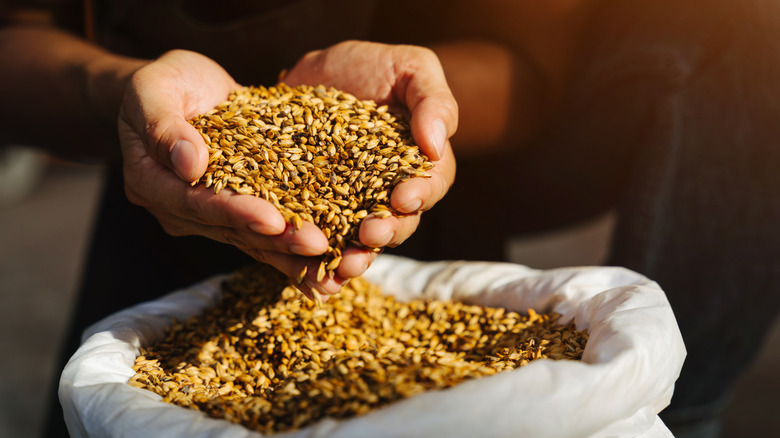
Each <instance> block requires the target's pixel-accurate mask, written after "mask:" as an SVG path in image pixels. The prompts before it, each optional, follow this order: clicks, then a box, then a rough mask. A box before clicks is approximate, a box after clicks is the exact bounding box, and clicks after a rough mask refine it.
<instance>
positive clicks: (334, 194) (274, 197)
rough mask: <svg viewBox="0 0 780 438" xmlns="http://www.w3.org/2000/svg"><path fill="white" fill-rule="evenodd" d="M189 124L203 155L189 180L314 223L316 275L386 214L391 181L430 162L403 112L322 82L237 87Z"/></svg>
mask: <svg viewBox="0 0 780 438" xmlns="http://www.w3.org/2000/svg"><path fill="white" fill-rule="evenodd" d="M191 123H192V125H193V126H195V127H196V128H197V129H198V130H199V132H200V133H201V135H202V136H203V139H204V141H205V142H206V145H208V147H209V154H210V156H209V166H208V170H207V171H206V173H205V174H204V175H203V177H202V178H200V179H199V180H197V181H195V182H193V184H198V183H202V184H205V186H206V187H213V189H214V191H215V192H216V193H219V191H220V190H222V189H224V188H231V189H232V190H234V191H235V192H237V193H240V194H249V195H255V196H260V197H262V198H263V199H265V200H267V201H269V202H271V203H273V204H274V205H275V206H276V207H277V208H278V209H279V211H280V212H281V213H282V215H283V216H284V218H285V220H286V221H287V222H288V223H289V224H292V225H293V226H295V227H296V228H300V226H301V224H302V221H309V222H312V223H314V224H315V225H317V226H318V227H319V228H320V229H322V231H323V232H324V233H325V236H326V237H327V238H328V243H329V248H328V250H327V253H326V254H325V256H324V257H323V260H322V262H321V263H320V267H319V269H318V272H317V279H318V281H321V280H322V279H323V278H324V277H325V275H326V274H327V275H330V276H333V275H334V272H335V270H336V269H337V268H338V265H339V263H340V261H341V256H342V250H343V249H344V248H345V246H347V245H348V244H349V245H354V246H358V247H362V245H361V244H360V241H359V239H358V230H359V226H360V223H361V222H362V220H363V219H364V218H365V217H366V216H368V215H370V214H374V215H376V216H378V217H387V216H389V215H390V214H393V213H394V212H393V211H392V208H391V207H390V193H391V191H392V189H393V187H395V186H396V185H397V184H398V183H400V182H401V181H404V180H406V179H408V178H410V177H429V176H430V175H429V174H428V173H427V172H426V170H429V169H431V168H432V167H433V164H432V163H431V162H430V161H428V159H427V158H426V157H425V155H423V154H422V153H421V152H420V150H419V148H418V147H417V146H416V145H415V144H414V141H413V139H412V134H411V129H410V126H409V123H408V122H407V120H406V119H405V118H404V117H402V116H400V115H394V114H392V113H391V112H389V111H388V108H387V106H381V107H377V105H376V103H374V102H373V101H370V100H360V99H357V98H356V97H355V96H353V95H351V94H348V93H345V92H342V91H340V90H337V89H334V88H326V87H324V86H317V87H311V86H304V85H302V86H297V87H289V86H287V85H285V84H279V85H277V86H276V87H269V88H266V87H244V88H241V89H239V90H236V91H234V92H233V93H232V94H231V95H230V96H229V99H228V100H227V101H225V102H223V103H221V104H219V105H218V106H217V107H216V108H215V109H213V110H212V111H210V112H208V113H206V114H203V115H201V116H198V117H195V118H194V119H193V120H192V121H191ZM305 274H306V272H302V273H301V275H300V276H299V277H300V278H303V276H305Z"/></svg>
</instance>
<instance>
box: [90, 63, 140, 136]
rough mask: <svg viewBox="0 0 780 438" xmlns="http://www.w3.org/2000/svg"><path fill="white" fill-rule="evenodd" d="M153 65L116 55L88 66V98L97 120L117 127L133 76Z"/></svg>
mask: <svg viewBox="0 0 780 438" xmlns="http://www.w3.org/2000/svg"><path fill="white" fill-rule="evenodd" d="M149 62H150V61H146V60H140V59H134V58H128V57H123V56H118V55H113V54H107V55H106V56H103V57H100V58H97V59H95V60H93V61H91V62H89V63H88V64H87V65H86V67H85V69H86V81H87V83H86V98H87V101H88V103H89V106H90V108H91V109H92V111H93V113H94V116H95V117H96V118H97V119H98V120H101V121H103V122H106V123H108V124H109V125H110V126H111V127H112V128H115V127H116V122H117V116H118V115H119V108H120V107H121V105H122V99H123V97H124V94H125V90H126V89H127V85H128V84H129V82H130V79H131V78H132V76H133V74H134V73H135V72H136V71H137V70H138V69H140V68H141V67H143V66H145V65H147V64H148V63H149Z"/></svg>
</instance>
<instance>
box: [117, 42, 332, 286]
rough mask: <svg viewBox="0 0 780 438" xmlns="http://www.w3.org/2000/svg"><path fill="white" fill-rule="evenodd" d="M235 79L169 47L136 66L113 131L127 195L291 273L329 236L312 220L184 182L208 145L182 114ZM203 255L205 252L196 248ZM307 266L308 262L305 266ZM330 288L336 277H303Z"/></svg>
mask: <svg viewBox="0 0 780 438" xmlns="http://www.w3.org/2000/svg"><path fill="white" fill-rule="evenodd" d="M238 87H239V84H237V83H236V82H235V81H234V80H233V78H232V77H231V76H230V75H229V74H228V73H227V72H226V71H225V70H224V69H222V67H220V66H219V65H218V64H217V63H215V62H214V61H212V60H211V59H209V58H207V57H205V56H202V55H199V54H197V53H193V52H188V51H172V52H169V53H166V54H165V55H163V56H162V57H160V58H159V59H157V60H156V61H154V62H152V63H150V64H148V65H146V66H144V67H142V68H141V69H139V70H138V71H137V72H136V73H135V74H134V75H133V77H132V79H131V81H130V84H129V85H128V89H127V91H126V93H125V97H124V100H123V103H122V107H121V109H120V115H119V122H118V123H119V137H120V142H121V146H122V155H123V159H124V176H125V191H126V193H127V197H128V199H129V200H130V201H131V202H132V203H134V204H137V205H140V206H142V207H145V208H146V209H147V210H149V211H150V212H151V213H152V214H153V215H154V216H155V217H156V218H157V220H158V221H159V222H160V224H161V225H162V227H163V228H164V229H165V231H166V232H168V233H169V234H171V235H174V236H184V235H200V236H205V237H208V238H211V239H213V240H216V241H219V242H223V243H227V244H231V245H234V246H236V247H238V248H239V249H241V250H242V251H244V252H245V253H247V254H249V255H251V256H252V257H254V258H255V259H257V260H259V261H261V262H264V263H268V264H271V265H273V266H275V267H276V268H277V269H279V270H280V271H281V272H283V273H285V274H286V275H288V276H289V277H291V278H296V277H297V276H298V274H299V273H300V272H301V270H302V269H303V267H304V266H307V265H309V264H311V265H313V266H316V265H315V264H314V263H313V259H312V257H311V256H317V255H321V254H323V253H324V252H325V251H326V250H327V247H328V240H327V238H326V237H325V235H324V234H323V232H322V231H321V230H319V229H318V228H317V227H316V226H315V225H314V224H311V223H304V224H303V227H301V229H299V230H295V229H293V228H292V227H291V226H289V225H287V224H286V223H285V221H284V219H283V218H282V215H281V214H280V213H279V211H278V210H277V209H276V207H274V206H273V205H272V204H271V203H269V202H267V201H265V200H263V199H261V198H258V197H254V196H250V195H239V194H236V193H235V192H233V191H231V190H222V191H220V192H219V194H216V195H215V194H214V192H213V191H212V189H207V188H205V187H203V186H200V185H199V186H192V185H191V184H189V182H191V181H194V180H196V179H198V178H199V177H200V176H202V175H203V174H204V172H205V171H206V168H207V164H208V149H207V147H206V144H205V143H204V141H203V138H202V137H201V135H200V134H199V133H198V131H197V130H196V129H195V128H194V127H193V126H192V125H190V124H189V122H188V120H189V119H191V118H193V117H195V116H197V115H199V114H202V113H205V112H207V111H209V110H211V109H212V108H214V107H215V106H216V105H217V104H218V103H220V102H222V101H224V100H226V99H227V97H228V94H229V93H230V91H232V90H234V89H236V88H238ZM203 256H204V257H207V256H208V255H207V254H204V255H203ZM309 270H310V271H312V269H309ZM312 288H316V289H317V290H319V291H320V292H329V293H334V292H337V291H338V290H339V289H340V284H339V280H338V279H337V280H334V279H330V278H326V280H325V281H323V283H322V284H317V283H316V282H315V283H310V284H308V285H302V287H301V289H302V290H304V293H307V294H308V295H309V296H311V290H310V289H312Z"/></svg>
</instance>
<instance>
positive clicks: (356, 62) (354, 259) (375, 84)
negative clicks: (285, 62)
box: [283, 41, 458, 278]
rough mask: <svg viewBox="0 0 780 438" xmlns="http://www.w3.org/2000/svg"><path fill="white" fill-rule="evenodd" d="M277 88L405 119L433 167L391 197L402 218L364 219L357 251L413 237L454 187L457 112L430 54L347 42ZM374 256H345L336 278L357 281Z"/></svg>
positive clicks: (313, 58) (299, 67) (352, 251)
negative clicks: (324, 95) (349, 101)
mask: <svg viewBox="0 0 780 438" xmlns="http://www.w3.org/2000/svg"><path fill="white" fill-rule="evenodd" d="M283 81H284V82H285V83H286V84H288V85H291V86H294V85H299V84H307V85H320V84H323V85H326V86H332V87H335V88H337V89H340V90H343V91H346V92H349V93H351V94H353V95H355V96H356V97H358V98H360V99H371V100H374V101H375V102H377V104H378V105H388V107H390V108H391V109H394V110H396V111H403V112H405V113H407V114H408V115H409V116H410V120H411V128H412V135H413V136H414V140H415V142H416V143H417V145H418V146H419V147H420V149H421V151H422V152H423V153H425V154H426V155H427V156H428V158H429V159H430V160H431V161H435V167H434V168H433V169H431V170H429V171H428V173H429V174H430V175H431V177H430V178H411V179H409V180H406V181H404V182H403V183H401V184H399V185H398V186H396V188H395V189H394V190H393V192H392V194H391V198H390V204H391V206H392V207H393V208H394V209H395V210H396V211H398V212H400V213H403V215H401V216H390V217H387V218H383V219H380V218H378V217H373V216H369V217H367V218H366V219H365V220H364V221H363V223H362V224H361V227H360V241H361V243H362V244H363V245H366V246H368V247H372V248H381V247H385V246H396V245H399V244H401V243H402V242H403V241H404V240H406V239H407V238H408V237H409V236H411V234H412V233H413V232H414V231H415V230H416V229H417V225H418V224H419V221H420V214H421V213H422V212H424V211H426V210H428V209H430V208H431V207H432V206H433V205H434V204H435V203H436V202H438V201H439V200H441V199H442V198H443V197H444V195H445V194H446V193H447V190H449V188H450V186H451V185H452V183H453V181H454V179H455V158H454V156H453V153H452V148H451V146H450V142H449V138H450V137H451V136H452V135H453V134H454V133H455V130H456V129H457V124H458V106H457V103H456V101H455V98H454V97H453V95H452V92H451V91H450V88H449V86H448V85H447V80H446V78H445V76H444V71H443V70H442V67H441V64H440V63H439V60H438V58H437V56H436V55H435V53H433V52H432V51H431V50H429V49H426V48H423V47H417V46H408V45H386V44H379V43H371V42H363V41H346V42H343V43H339V44H337V45H335V46H332V47H330V48H327V49H325V50H318V51H314V52H310V53H308V54H307V55H305V56H304V57H303V58H301V60H300V61H298V63H297V64H296V65H295V66H294V67H293V68H292V69H291V70H290V71H289V72H288V73H287V74H286V76H285V77H284V78H283ZM375 256H376V252H373V251H368V250H361V249H358V248H354V247H353V248H348V249H347V250H346V251H345V252H344V258H343V260H342V262H341V264H340V265H339V268H338V274H339V276H341V277H344V278H349V277H355V276H358V275H360V274H362V273H363V272H364V271H365V270H366V268H367V267H368V266H369V265H370V263H371V261H373V258H374V257H375Z"/></svg>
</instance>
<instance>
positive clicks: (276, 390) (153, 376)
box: [130, 265, 587, 433]
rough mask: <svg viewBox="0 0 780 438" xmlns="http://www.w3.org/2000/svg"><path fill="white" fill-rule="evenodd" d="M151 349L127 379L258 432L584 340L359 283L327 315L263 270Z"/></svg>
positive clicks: (573, 347)
mask: <svg viewBox="0 0 780 438" xmlns="http://www.w3.org/2000/svg"><path fill="white" fill-rule="evenodd" d="M222 293H223V297H222V299H221V301H220V302H219V303H218V305H216V306H215V307H213V308H210V309H207V310H206V311H205V312H204V313H203V314H202V315H200V316H196V317H193V318H191V319H189V320H188V321H186V322H175V323H174V324H173V325H172V327H171V328H170V330H169V332H168V333H167V335H166V337H165V338H164V339H163V340H161V341H160V342H159V343H157V344H155V345H151V346H148V347H146V348H145V349H143V351H142V356H140V357H138V358H137V360H136V363H135V366H134V369H135V370H136V372H137V374H136V375H135V376H134V377H133V378H132V379H131V380H130V384H131V385H133V386H136V387H139V388H145V389H148V390H151V391H154V392H156V393H157V394H160V395H161V396H162V397H163V400H164V401H166V402H169V403H175V404H177V405H180V406H185V407H189V408H192V409H197V410H201V411H204V412H206V413H208V414H209V415H211V416H213V417H218V418H224V419H226V420H228V421H232V422H235V423H240V424H243V425H244V426H246V427H247V428H250V429H254V430H257V431H259V432H262V433H274V432H281V431H286V430H291V429H298V428H301V427H305V426H307V425H309V424H311V423H313V422H316V421H317V420H319V419H322V418H324V417H331V418H349V417H351V416H355V415H360V414H364V413H366V412H369V411H371V410H373V409H376V408H378V407H380V406H383V405H386V404H388V403H392V402H394V401H397V400H400V399H403V398H406V397H409V396H413V395H415V394H419V393H421V392H423V391H429V390H436V389H443V388H447V387H451V386H453V385H457V384H458V383H461V382H463V381H465V380H469V379H476V378H479V377H482V376H489V375H492V374H495V373H498V372H501V371H505V370H512V369H515V368H517V367H519V366H522V365H525V364H527V363H528V362H529V361H532V360H535V359H540V358H549V359H571V360H578V359H580V358H581V355H582V351H583V349H584V346H585V343H586V342H587V333H586V332H584V331H578V330H576V329H575V327H574V326H573V325H572V324H568V325H561V324H558V323H557V319H558V315H554V314H537V313H536V312H534V311H533V310H529V311H528V315H520V314H518V313H514V312H509V311H505V310H504V309H502V308H490V307H482V306H475V305H467V304H464V303H460V302H452V301H423V300H414V301H410V302H400V301H397V300H395V299H394V298H393V297H392V296H386V295H383V294H382V293H381V290H380V288H379V287H378V286H376V285H373V284H371V283H369V282H368V281H366V280H365V279H363V278H356V279H353V280H352V281H351V282H350V283H349V284H348V285H347V286H345V288H344V290H343V291H342V293H341V294H339V295H336V296H334V297H332V299H331V300H329V301H328V302H327V303H325V304H324V306H323V307H322V308H317V307H316V306H315V305H314V304H313V303H311V302H308V301H302V300H300V295H299V294H298V293H297V292H296V290H295V289H294V288H292V287H290V286H289V283H288V281H287V279H286V278H285V277H284V276H282V275H281V274H279V273H278V272H276V271H275V270H273V269H272V268H269V267H267V266H264V265H258V266H252V267H248V268H245V269H242V270H239V271H237V272H236V273H235V274H234V275H233V276H231V277H230V278H229V279H228V280H227V281H226V282H225V283H224V284H223V286H222Z"/></svg>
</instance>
